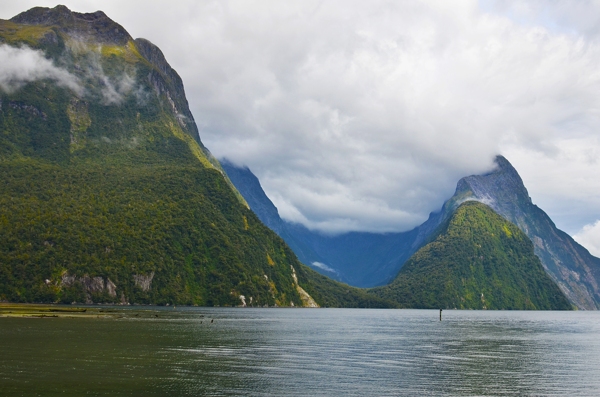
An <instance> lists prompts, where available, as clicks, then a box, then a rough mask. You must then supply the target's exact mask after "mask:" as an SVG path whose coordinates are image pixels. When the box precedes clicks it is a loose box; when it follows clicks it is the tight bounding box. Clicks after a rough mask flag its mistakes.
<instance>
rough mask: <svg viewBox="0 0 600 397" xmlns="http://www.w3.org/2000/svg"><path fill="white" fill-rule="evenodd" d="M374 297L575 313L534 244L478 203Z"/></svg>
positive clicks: (406, 303)
mask: <svg viewBox="0 0 600 397" xmlns="http://www.w3.org/2000/svg"><path fill="white" fill-rule="evenodd" d="M371 292H372V293H373V294H375V295H377V296H379V297H382V298H386V299H390V300H394V301H396V302H398V303H399V304H400V305H401V306H403V307H413V308H435V309H438V308H443V309H445V308H449V309H452V308H456V309H538V310H549V309H555V310H568V309H570V308H571V304H570V303H569V301H568V300H567V298H566V297H565V296H564V294H563V293H562V292H561V291H560V289H559V288H558V286H557V285H556V284H555V283H554V282H553V281H552V279H550V277H549V276H548V275H547V274H546V272H545V271H544V269H543V267H542V265H541V263H540V260H539V258H538V257H537V256H536V255H535V254H534V252H533V244H532V243H531V240H529V238H528V237H527V236H526V235H525V234H524V233H523V232H521V231H520V230H519V228H517V227H516V226H515V225H514V224H512V223H510V222H508V221H506V220H505V219H504V218H502V217H500V216H499V215H498V214H496V213H495V212H494V211H493V210H492V209H490V208H489V207H487V206H486V205H484V204H481V203H479V202H476V201H467V202H465V203H463V204H461V205H460V206H459V207H458V208H457V209H456V211H455V212H454V213H453V215H452V216H451V218H450V219H449V220H448V221H447V222H445V223H444V224H442V226H441V228H440V229H439V230H438V232H437V233H436V235H435V237H434V238H433V239H432V241H431V242H430V243H428V244H426V245H425V246H424V247H423V248H421V249H420V250H419V251H417V252H416V253H415V254H414V255H413V256H412V257H411V258H410V259H409V260H408V261H407V262H406V264H405V265H404V266H403V267H402V269H401V270H400V273H399V274H398V276H397V277H396V279H395V280H394V281H393V282H392V283H391V284H390V285H387V286H384V287H379V288H374V289H372V290H371Z"/></svg>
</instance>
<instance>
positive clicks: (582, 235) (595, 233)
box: [573, 221, 600, 258]
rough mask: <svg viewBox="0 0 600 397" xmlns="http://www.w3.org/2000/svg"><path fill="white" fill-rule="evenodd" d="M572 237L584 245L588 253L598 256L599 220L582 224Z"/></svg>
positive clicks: (599, 254)
mask: <svg viewBox="0 0 600 397" xmlns="http://www.w3.org/2000/svg"><path fill="white" fill-rule="evenodd" d="M573 238H574V239H575V241H577V242H578V243H579V244H581V245H583V246H584V247H586V248H587V249H588V251H590V254H592V255H594V256H597V257H599V258H600V221H596V222H595V223H593V224H590V225H586V226H584V227H583V229H582V230H581V231H580V232H579V233H577V234H576V235H574V236H573Z"/></svg>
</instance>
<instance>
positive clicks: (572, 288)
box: [221, 156, 600, 310]
mask: <svg viewBox="0 0 600 397" xmlns="http://www.w3.org/2000/svg"><path fill="white" fill-rule="evenodd" d="M221 163H222V165H223V169H224V170H225V172H227V174H228V175H229V177H230V179H231V181H232V182H233V184H234V185H235V186H236V187H237V188H238V190H239V191H240V193H241V194H242V195H243V196H244V197H245V198H246V200H247V202H248V204H249V205H250V208H252V210H253V211H255V213H256V214H257V216H258V217H259V218H260V219H261V220H262V221H263V222H264V223H265V224H266V225H267V226H269V227H270V228H271V229H272V230H274V231H275V232H276V233H277V234H279V235H280V236H281V237H282V238H283V239H284V240H285V241H286V242H287V243H288V245H289V246H290V247H291V248H292V249H293V250H294V252H295V253H296V255H298V258H299V259H300V260H301V261H302V262H304V263H305V264H308V265H310V266H312V267H313V269H315V270H318V271H320V272H321V273H323V274H327V275H329V276H331V277H334V278H336V279H338V280H341V281H344V282H347V283H349V284H350V285H354V286H359V287H375V286H382V285H386V284H389V283H390V282H392V281H393V280H394V279H395V278H396V276H397V275H398V273H399V271H400V269H401V268H402V266H403V265H404V264H405V262H406V261H407V260H408V259H409V258H410V257H411V256H412V255H413V254H414V253H415V252H417V251H418V250H419V249H420V248H421V247H423V246H424V245H425V244H426V243H428V242H429V241H430V240H431V238H432V236H433V235H434V233H435V231H436V230H437V229H438V228H439V227H440V225H442V224H443V223H444V222H445V221H447V220H448V219H450V218H451V216H452V215H453V214H454V212H455V210H456V209H457V208H458V207H459V206H460V204H462V203H463V202H465V201H468V200H475V201H479V202H481V203H484V204H486V205H487V206H489V207H490V208H492V209H493V210H494V211H495V212H497V213H498V214H499V215H501V216H502V217H504V218H505V219H506V220H508V221H510V222H512V223H514V224H515V225H516V226H518V227H519V229H520V230H521V231H522V232H523V233H525V235H527V236H528V237H529V239H531V241H532V242H533V245H534V249H535V254H536V255H537V256H538V257H539V259H540V260H541V263H542V266H543V268H544V270H545V271H546V272H547V274H548V275H549V276H550V278H551V279H552V280H554V281H555V282H556V283H557V284H558V286H559V287H560V289H561V290H562V291H563V292H564V294H565V295H566V296H567V297H568V298H569V300H570V301H571V302H572V303H573V304H574V305H575V306H576V307H578V308H580V309H586V310H596V309H598V308H599V307H600V290H599V287H598V283H599V282H600V259H598V258H596V257H594V256H592V255H591V254H590V253H589V252H588V251H587V250H586V249H585V248H583V247H582V246H581V245H579V244H578V243H577V242H575V241H574V240H573V239H572V238H571V237H570V236H569V235H567V234H566V233H564V232H562V231H560V230H558V229H557V228H556V226H555V225H554V223H553V222H552V221H551V219H550V218H549V217H548V215H546V213H545V212H544V211H542V210H541V209H540V208H538V207H537V206H536V205H534V204H533V203H532V202H531V199H530V197H529V194H528V192H527V189H526V188H525V186H524V185H523V181H522V179H521V177H520V176H519V174H518V173H517V171H516V170H515V169H514V167H513V166H512V165H511V164H510V163H509V162H508V160H506V159H505V158H504V157H502V156H498V157H497V158H496V168H495V169H494V170H493V171H492V172H490V173H488V174H485V175H473V176H469V177H465V178H462V179H461V180H460V181H459V182H458V184H457V188H456V192H455V193H454V195H453V196H452V197H451V198H450V199H449V200H448V201H446V202H445V203H444V205H443V207H442V209H441V210H440V211H439V212H435V213H432V214H430V216H429V219H428V220H427V221H426V222H424V223H423V224H422V225H420V226H418V227H416V228H414V229H412V230H410V231H407V232H402V233H386V234H376V233H360V232H352V233H346V234H342V235H339V236H335V237H331V236H324V235H322V234H319V233H317V232H313V231H310V230H308V229H307V228H306V227H304V226H302V225H299V224H294V223H290V222H287V221H284V220H282V219H281V218H280V217H279V215H278V213H277V209H276V208H275V206H274V205H273V203H272V202H271V201H270V200H269V199H268V197H267V196H266V195H265V193H264V191H263V190H262V188H261V186H260V183H259V181H258V179H257V178H256V177H255V176H254V175H253V174H252V172H251V171H250V170H249V169H248V168H247V167H237V166H235V165H234V164H232V163H231V162H229V161H221Z"/></svg>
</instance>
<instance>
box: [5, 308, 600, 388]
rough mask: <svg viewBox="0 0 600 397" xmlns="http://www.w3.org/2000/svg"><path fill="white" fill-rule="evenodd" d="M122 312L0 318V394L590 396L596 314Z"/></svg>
mask: <svg viewBox="0 0 600 397" xmlns="http://www.w3.org/2000/svg"><path fill="white" fill-rule="evenodd" d="M123 313H125V315H124V317H122V318H110V319H94V318H52V319H26V318H3V319H0V348H1V351H2V359H1V360H0V389H1V394H2V395H3V396H21V395H23V396H29V395H32V396H33V395H40V396H45V395H48V396H49V395H58V394H60V395H84V394H85V395H111V396H138V395H140V396H142V395H144V396H146V395H157V396H162V395H165V396H166V395H172V396H199V395H244V396H284V395H285V396H310V395H339V396H342V395H344V396H346V395H354V396H364V395H406V396H444V395H448V396H451V395H452V396H453V395H461V396H475V395H476V396H501V395H536V396H539V395H544V396H559V395H570V396H577V395H581V396H588V395H594V394H596V393H598V392H599V390H600V313H598V312H517V311H514V312H511V311H487V312H486V311H444V313H443V321H441V322H440V321H439V312H438V311H431V310H368V309H362V310H361V309H356V310H354V309H233V308H231V309H225V308H214V309H207V308H177V309H173V308H145V309H144V310H141V309H139V308H131V309H125V310H124V311H123ZM156 316H158V317H156ZM211 320H212V322H211Z"/></svg>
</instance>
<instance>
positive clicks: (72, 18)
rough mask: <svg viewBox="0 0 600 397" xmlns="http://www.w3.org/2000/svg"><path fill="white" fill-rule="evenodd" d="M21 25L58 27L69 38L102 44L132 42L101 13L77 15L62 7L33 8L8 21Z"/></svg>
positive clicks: (117, 26) (121, 28)
mask: <svg viewBox="0 0 600 397" xmlns="http://www.w3.org/2000/svg"><path fill="white" fill-rule="evenodd" d="M10 21H11V22H14V23H19V24H23V25H43V26H58V27H59V28H60V30H61V31H63V32H65V33H67V34H68V35H69V36H72V37H77V38H79V39H84V40H92V41H96V42H101V43H103V44H115V45H124V44H127V42H129V41H130V40H132V38H131V36H130V35H129V33H128V32H127V31H126V30H125V28H123V27H122V26H121V25H119V24H118V23H116V22H114V21H113V20H112V19H110V18H109V17H108V16H106V14H105V13H104V12H102V11H96V12H92V13H79V12H74V11H71V10H70V9H69V8H67V7H66V6H64V5H58V6H56V7H54V8H48V7H34V8H32V9H30V10H27V11H24V12H22V13H20V14H19V15H17V16H15V17H13V18H11V19H10Z"/></svg>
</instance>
